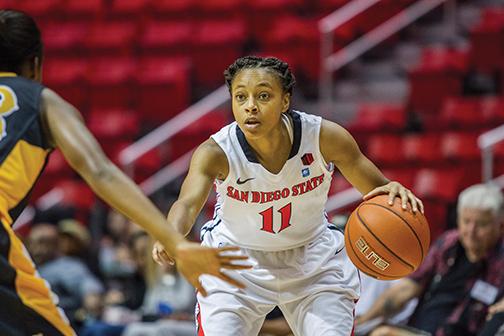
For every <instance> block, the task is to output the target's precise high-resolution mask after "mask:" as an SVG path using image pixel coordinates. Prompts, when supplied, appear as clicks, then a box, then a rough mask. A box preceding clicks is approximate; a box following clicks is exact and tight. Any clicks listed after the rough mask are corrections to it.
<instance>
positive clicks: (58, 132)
mask: <svg viewBox="0 0 504 336" xmlns="http://www.w3.org/2000/svg"><path fill="white" fill-rule="evenodd" d="M42 49H43V47H42V42H41V39H40V32H39V29H38V27H37V25H36V24H35V22H34V21H33V19H32V18H30V17H29V16H27V15H26V14H24V13H21V12H17V11H12V10H0V222H1V225H0V335H2V336H18V335H51V336H52V335H74V334H75V333H74V331H73V330H72V328H71V327H70V326H69V324H68V321H67V319H66V317H65V316H64V314H63V313H62V311H61V310H60V309H59V308H57V306H56V304H55V303H54V302H53V299H52V296H53V294H52V293H51V291H50V288H49V287H48V285H47V284H46V283H45V281H44V280H43V279H41V278H40V277H39V276H38V274H37V272H36V270H35V268H34V265H33V263H32V261H31V258H30V257H29V255H28V253H27V252H26V249H25V248H24V246H23V244H22V243H21V241H20V240H19V239H18V238H17V237H16V235H15V233H14V232H13V230H12V228H11V225H12V223H13V222H14V221H15V220H16V218H17V217H18V216H19V214H20V213H21V211H22V210H23V208H24V207H25V205H26V202H27V200H28V197H29V194H30V191H31V189H32V187H33V185H34V183H35V182H36V180H37V178H38V177H39V175H40V173H41V172H42V170H43V169H44V166H45V163H46V161H47V158H48V155H49V154H50V152H51V150H52V149H53V148H55V147H58V148H59V149H60V150H61V151H62V153H63V155H64V156H65V158H66V159H67V160H68V162H69V163H70V165H71V166H72V167H73V168H74V169H75V170H76V171H77V172H78V173H79V174H80V175H81V176H82V177H83V178H84V179H85V180H86V182H87V183H88V184H89V185H90V186H91V188H92V189H93V190H94V191H95V192H96V193H97V195H98V196H100V197H101V198H103V199H104V200H105V201H106V202H107V203H109V204H110V205H111V206H112V207H114V208H115V209H117V210H118V211H120V212H121V213H123V214H124V215H125V216H127V217H129V218H130V219H131V220H132V221H134V222H136V223H138V224H139V225H141V226H142V227H143V228H145V230H147V231H148V232H149V233H150V234H152V235H153V236H154V237H156V238H157V239H159V240H160V241H161V242H162V244H163V245H164V246H165V247H166V250H167V253H168V254H170V256H171V257H172V258H173V259H174V260H175V261H176V262H177V265H178V269H179V271H180V272H181V273H182V274H183V275H184V276H185V277H186V278H187V279H188V281H189V282H190V283H191V284H192V285H193V286H195V287H196V288H197V289H198V290H199V291H200V293H203V294H205V290H204V288H202V287H201V285H200V283H199V276H200V275H202V274H210V275H214V276H216V277H219V278H221V279H223V280H225V281H227V282H229V283H231V284H234V285H236V286H238V287H242V285H241V284H240V283H239V282H237V281H235V280H234V279H232V278H229V277H228V276H227V275H225V274H224V273H223V272H222V270H223V269H246V268H249V267H248V266H241V265H234V264H233V261H235V260H243V259H244V257H239V256H236V257H235V256H230V255H229V254H227V255H226V254H224V255H221V252H223V251H229V250H235V248H234V247H227V248H217V249H215V248H205V247H201V246H200V245H199V244H196V243H190V242H188V241H186V240H185V238H184V237H183V236H182V235H181V234H180V233H178V232H177V231H175V230H174V229H173V228H172V226H170V225H168V224H167V222H166V220H165V218H164V217H163V215H162V214H161V213H160V212H159V211H158V210H157V209H156V208H155V206H154V205H153V204H152V203H151V202H150V201H149V200H148V199H147V198H146V197H145V196H144V195H143V194H142V193H141V191H140V190H139V189H138V187H137V186H136V185H135V184H134V183H133V182H132V181H131V180H130V179H129V178H128V177H127V176H125V175H124V174H123V173H122V172H121V171H120V170H119V169H118V168H117V167H116V166H115V165H113V164H112V163H111V162H110V160H109V159H108V158H107V157H106V156H105V155H104V154H103V151H102V150H101V148H100V146H99V145H98V143H97V142H96V140H95V139H94V137H93V136H92V135H91V134H90V133H89V131H88V130H87V128H86V127H85V126H84V124H83V122H82V118H81V117H80V116H79V113H78V111H77V110H76V109H75V108H74V107H72V106H71V105H70V104H68V103H67V102H66V101H65V100H63V99H62V98H61V97H59V96H58V95H57V94H56V93H55V92H53V91H51V90H50V89H48V88H45V87H44V86H43V85H42V84H40V81H41V66H42ZM245 258H246V257H245Z"/></svg>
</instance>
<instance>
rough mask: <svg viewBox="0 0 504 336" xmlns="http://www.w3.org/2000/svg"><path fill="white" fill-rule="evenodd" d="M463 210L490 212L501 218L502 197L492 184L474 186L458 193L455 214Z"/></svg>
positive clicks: (498, 189) (503, 204)
mask: <svg viewBox="0 0 504 336" xmlns="http://www.w3.org/2000/svg"><path fill="white" fill-rule="evenodd" d="M463 208H475V209H482V210H491V211H492V213H493V214H494V216H496V217H501V216H502V215H503V211H504V209H503V208H504V196H503V194H502V192H501V190H500V188H499V187H498V186H496V185H494V184H490V183H488V184H483V183H480V184H475V185H473V186H470V187H469V188H467V189H464V190H463V191H462V192H461V193H460V195H459V198H458V205H457V212H458V213H460V211H461V210H462V209H463Z"/></svg>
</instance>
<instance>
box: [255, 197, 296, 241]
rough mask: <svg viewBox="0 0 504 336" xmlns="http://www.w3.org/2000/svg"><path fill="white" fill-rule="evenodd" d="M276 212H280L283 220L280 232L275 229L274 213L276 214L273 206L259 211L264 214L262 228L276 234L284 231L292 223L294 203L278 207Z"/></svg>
mask: <svg viewBox="0 0 504 336" xmlns="http://www.w3.org/2000/svg"><path fill="white" fill-rule="evenodd" d="M276 212H279V213H280V217H281V221H282V222H281V223H282V224H281V226H280V229H279V230H278V232H275V231H274V229H273V215H274V212H273V207H269V208H268V209H266V210H264V211H262V212H260V213H259V214H260V215H261V216H262V223H263V224H262V228H261V230H262V231H266V232H269V233H273V234H276V233H280V232H282V231H283V230H284V229H286V228H288V227H289V226H290V225H291V224H290V220H291V215H292V204H291V203H288V204H287V205H285V206H283V207H282V208H280V209H278V210H277V211H276Z"/></svg>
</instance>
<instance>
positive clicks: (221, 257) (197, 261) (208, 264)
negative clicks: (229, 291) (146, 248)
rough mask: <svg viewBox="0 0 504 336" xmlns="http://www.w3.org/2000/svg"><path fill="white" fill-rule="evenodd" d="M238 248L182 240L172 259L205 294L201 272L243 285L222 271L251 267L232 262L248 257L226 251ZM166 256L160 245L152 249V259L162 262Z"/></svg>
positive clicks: (188, 279) (236, 284)
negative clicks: (215, 246) (212, 246)
mask: <svg viewBox="0 0 504 336" xmlns="http://www.w3.org/2000/svg"><path fill="white" fill-rule="evenodd" d="M160 248H161V249H162V250H161V249H160ZM155 250H156V252H155ZM238 250H239V248H238V247H222V248H209V247H204V246H201V245H199V244H196V243H190V242H184V243H182V244H180V245H179V246H178V247H177V251H176V255H175V258H174V259H175V262H176V264H177V269H178V271H179V272H180V273H181V274H182V275H183V276H184V277H185V278H186V279H187V281H189V283H190V284H191V285H193V286H194V287H195V288H196V289H197V290H198V291H199V292H200V293H201V295H203V296H206V295H207V292H206V290H205V289H204V288H203V286H201V283H200V281H199V277H200V276H201V275H203V274H209V275H213V276H216V277H218V278H219V279H222V280H224V281H226V282H228V283H230V284H231V285H233V286H236V287H238V288H244V287H245V286H244V285H243V284H242V283H241V282H239V281H237V280H235V279H233V278H231V277H230V276H228V275H226V274H225V273H224V272H223V269H230V270H243V269H249V268H252V266H251V265H243V264H240V265H238V264H233V262H234V261H243V260H247V259H248V257H247V256H237V255H231V254H229V253H226V252H230V251H238ZM154 255H156V256H154ZM166 256H168V254H167V253H166V251H165V250H164V248H163V247H162V245H161V244H157V245H155V247H154V249H153V257H154V260H155V261H156V262H158V263H160V264H162V263H163V261H164V260H169V258H170V257H168V259H167V258H166ZM172 260H173V259H172ZM160 261H161V262H160Z"/></svg>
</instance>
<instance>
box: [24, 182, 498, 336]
mask: <svg viewBox="0 0 504 336" xmlns="http://www.w3.org/2000/svg"><path fill="white" fill-rule="evenodd" d="M503 206H504V197H503V195H502V193H501V191H500V190H499V189H498V188H495V187H493V186H487V185H476V186H473V187H470V188H468V189H466V190H465V191H463V192H462V193H461V195H460V196H459V199H458V206H457V210H456V211H457V223H456V224H452V225H450V224H448V225H447V226H448V227H447V230H446V231H445V233H444V234H442V235H441V236H440V237H439V238H438V239H437V240H436V241H434V242H432V244H431V248H430V251H429V254H428V256H427V257H426V259H425V260H424V262H423V264H422V265H421V267H420V268H419V269H418V270H417V271H416V272H415V273H413V274H412V275H411V276H409V277H407V278H404V279H400V280H397V281H378V280H375V279H372V278H370V277H367V276H365V275H364V274H363V275H362V277H361V281H362V295H361V299H360V300H359V302H358V304H357V307H356V317H357V322H356V330H355V333H356V335H371V336H380V335H392V336H393V335H435V336H449V335H453V336H455V335H457V336H476V335H478V336H491V335H504V327H503V326H504V298H503V297H504V267H503V266H504V245H503V239H502V238H503V236H502V233H503V224H504V212H503V210H504V209H503ZM427 211H428V209H427ZM64 214H65V211H62V212H61V216H54V214H52V215H51V216H47V219H46V220H45V221H44V220H39V221H37V222H36V223H35V224H34V225H32V227H31V230H30V232H29V233H28V234H27V235H26V237H25V242H26V246H27V248H28V251H29V253H30V254H31V256H32V258H33V260H34V262H35V263H36V264H37V267H38V269H39V273H40V274H41V276H42V277H44V278H45V279H46V280H47V281H48V282H49V284H50V285H51V288H52V290H53V292H54V293H55V294H56V295H57V296H58V300H59V304H60V306H61V307H62V308H63V309H64V310H65V312H66V314H67V316H68V318H69V320H70V322H71V323H72V325H73V326H74V327H75V329H76V330H78V333H79V335H83V336H95V335H100V336H109V335H110V336H115V335H117V336H120V335H125V336H135V335H136V336H140V335H167V336H185V335H195V325H196V324H195V321H194V309H195V304H196V296H195V292H194V289H193V288H192V287H191V285H190V284H189V283H188V282H186V281H185V280H184V279H183V278H182V277H181V276H180V275H179V274H178V272H177V270H176V267H175V266H173V265H165V266H159V265H157V264H155V263H154V261H153V260H152V257H151V250H152V245H153V241H152V239H151V238H150V237H149V236H148V235H147V234H146V233H145V232H143V231H142V230H141V229H140V228H139V227H138V226H136V225H135V224H133V223H131V222H129V221H128V220H126V219H125V218H124V217H122V216H121V215H119V214H117V213H115V212H108V213H107V215H106V216H105V217H106V220H105V225H102V226H101V228H102V229H101V230H96V229H93V225H94V226H96V224H92V225H89V223H81V222H79V221H78V220H76V219H73V218H63V217H66V216H64ZM58 217H62V218H58ZM40 218H41V219H43V216H42V217H40ZM55 218H56V219H57V220H54V219H55ZM340 222H341V224H342V225H344V222H345V221H344V220H343V221H340ZM97 232H99V234H98V235H97ZM195 232H197V230H196V231H195ZM194 238H195V239H197V237H196V234H195V236H194ZM261 335H291V332H290V329H289V326H288V324H287V323H286V321H285V319H284V318H283V317H282V314H281V312H280V311H279V310H278V309H276V310H274V311H273V312H272V313H271V314H270V315H269V316H268V318H267V320H266V322H265V323H264V326H263V329H262V331H261Z"/></svg>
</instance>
